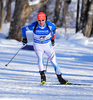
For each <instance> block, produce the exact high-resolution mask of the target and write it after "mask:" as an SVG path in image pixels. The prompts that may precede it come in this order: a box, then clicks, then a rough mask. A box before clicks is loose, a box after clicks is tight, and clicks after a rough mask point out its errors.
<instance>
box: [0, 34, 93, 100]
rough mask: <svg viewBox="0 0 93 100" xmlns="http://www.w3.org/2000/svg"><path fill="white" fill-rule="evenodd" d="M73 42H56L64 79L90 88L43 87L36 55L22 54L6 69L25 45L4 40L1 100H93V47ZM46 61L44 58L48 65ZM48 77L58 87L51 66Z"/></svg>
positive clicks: (1, 43) (0, 42) (0, 60)
mask: <svg viewBox="0 0 93 100" xmlns="http://www.w3.org/2000/svg"><path fill="white" fill-rule="evenodd" d="M72 36H73V35H72ZM72 40H73V39H72ZM72 40H68V39H67V40H64V39H63V38H61V39H58V40H57V39H56V45H55V47H54V49H55V51H56V56H57V61H58V63H59V65H60V67H61V71H62V75H63V78H65V79H67V80H69V82H73V83H86V84H87V83H91V84H92V85H91V86H66V85H62V86H60V85H48V86H40V75H39V72H38V66H37V57H36V54H35V52H33V51H27V50H21V51H20V52H19V53H18V54H17V55H16V57H15V58H14V59H13V60H12V61H11V62H10V64H9V65H8V66H7V67H6V66H5V64H6V63H8V61H9V60H10V59H11V58H12V57H13V56H14V54H15V53H16V52H17V51H18V50H19V48H20V47H21V46H22V43H20V42H17V41H15V40H5V39H4V38H1V40H0V100H48V99H49V100H54V99H55V100H92V99H93V47H92V46H89V47H88V46H86V45H82V44H81V43H80V42H78V41H77V40H73V41H72ZM81 40H82V39H81ZM91 43H92V42H91ZM31 44H32V42H31ZM46 61H47V56H46V55H45V61H44V64H45V65H46ZM46 77H47V83H51V82H52V83H58V80H57V77H56V75H55V72H54V69H53V67H52V65H51V63H50V62H49V64H48V68H47V72H46Z"/></svg>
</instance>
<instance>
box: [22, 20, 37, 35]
mask: <svg viewBox="0 0 93 100" xmlns="http://www.w3.org/2000/svg"><path fill="white" fill-rule="evenodd" d="M36 23H37V21H36V22H33V23H31V24H29V25H26V26H23V27H22V28H21V30H22V37H26V31H28V30H27V28H28V29H29V30H31V31H33V29H34V27H35V25H36Z"/></svg>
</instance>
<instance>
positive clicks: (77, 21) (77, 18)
mask: <svg viewBox="0 0 93 100" xmlns="http://www.w3.org/2000/svg"><path fill="white" fill-rule="evenodd" d="M79 4H80V0H78V3H77V17H76V33H77V32H78V31H79V27H78V23H79Z"/></svg>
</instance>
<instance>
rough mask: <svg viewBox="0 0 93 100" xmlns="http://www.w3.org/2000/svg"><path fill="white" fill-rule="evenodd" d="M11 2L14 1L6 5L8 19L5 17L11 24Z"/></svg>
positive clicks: (9, 1) (9, 0)
mask: <svg viewBox="0 0 93 100" xmlns="http://www.w3.org/2000/svg"><path fill="white" fill-rule="evenodd" d="M11 1H12V0H8V1H7V4H6V10H7V11H6V12H7V14H6V17H5V22H10V21H11Z"/></svg>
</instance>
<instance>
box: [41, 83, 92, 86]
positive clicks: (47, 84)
mask: <svg viewBox="0 0 93 100" xmlns="http://www.w3.org/2000/svg"><path fill="white" fill-rule="evenodd" d="M51 85H76V86H91V84H83V83H68V84H60V83H45V84H40V86H51Z"/></svg>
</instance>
